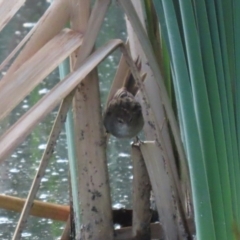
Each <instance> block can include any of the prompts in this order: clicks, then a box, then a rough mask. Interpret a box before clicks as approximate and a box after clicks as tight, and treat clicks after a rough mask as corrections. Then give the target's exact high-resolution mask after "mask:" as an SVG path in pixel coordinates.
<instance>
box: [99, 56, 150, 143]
mask: <svg viewBox="0 0 240 240" xmlns="http://www.w3.org/2000/svg"><path fill="white" fill-rule="evenodd" d="M136 66H137V67H138V69H139V70H140V69H141V63H140V62H139V59H138V60H137V61H136ZM145 77H146V74H143V75H142V77H141V79H142V81H144V79H145ZM137 91H138V87H137V84H136V82H135V80H134V78H133V76H132V74H130V75H129V77H128V78H127V79H126V80H125V81H124V84H123V87H121V88H120V89H118V90H117V91H116V93H115V94H114V96H113V97H112V99H111V100H110V101H108V104H107V107H106V110H105V111H104V114H103V124H104V126H105V129H106V131H107V133H110V134H112V135H113V136H115V137H117V138H124V139H127V138H133V137H135V136H137V134H138V133H139V132H140V131H141V130H142V128H143V125H144V119H143V114H142V107H141V105H140V103H139V102H138V101H137V100H136V99H135V97H134V96H135V94H136V93H137Z"/></svg>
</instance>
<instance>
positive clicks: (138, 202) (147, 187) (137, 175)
mask: <svg viewBox="0 0 240 240" xmlns="http://www.w3.org/2000/svg"><path fill="white" fill-rule="evenodd" d="M131 156H132V161H133V221H132V237H133V239H136V240H145V239H151V235H150V222H151V215H152V213H151V211H150V191H151V183H150V180H149V176H148V172H147V169H146V165H145V162H144V159H143V156H142V153H141V150H140V144H139V143H135V144H132V152H131Z"/></svg>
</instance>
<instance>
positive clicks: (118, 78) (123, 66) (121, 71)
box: [106, 56, 130, 106]
mask: <svg viewBox="0 0 240 240" xmlns="http://www.w3.org/2000/svg"><path fill="white" fill-rule="evenodd" d="M129 74H130V70H129V67H128V64H127V63H126V60H125V58H124V57H123V56H121V58H120V62H119V64H118V68H117V72H116V75H115V77H114V79H113V82H112V85H111V88H110V91H109V94H108V98H107V103H106V106H107V105H108V103H109V101H110V100H111V99H112V98H113V96H114V94H115V93H116V92H117V90H118V89H120V88H121V87H123V84H124V81H125V79H126V78H127V77H128V76H129Z"/></svg>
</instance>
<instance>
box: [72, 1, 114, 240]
mask: <svg viewBox="0 0 240 240" xmlns="http://www.w3.org/2000/svg"><path fill="white" fill-rule="evenodd" d="M74 2H77V1H74ZM87 2H88V3H87ZM109 2H110V1H109V0H107V1H106V0H104V1H99V0H97V1H96V2H95V5H94V7H93V10H92V12H91V16H90V19H89V21H87V20H88V16H87V15H86V14H83V16H79V20H81V17H84V18H85V19H83V21H82V23H81V24H74V22H73V25H76V27H77V28H78V29H77V30H78V31H80V32H84V39H83V45H82V46H81V48H80V49H79V51H78V56H77V60H76V64H75V66H74V69H76V68H77V67H78V66H79V65H80V64H81V63H82V62H83V61H84V59H85V58H86V57H87V56H88V55H89V54H90V53H91V51H92V50H93V48H94V44H95V41H96V37H97V35H98V33H99V31H100V27H101V25H102V23H103V19H104V16H105V13H106V11H107V8H108V5H109ZM78 3H79V7H81V8H83V9H84V7H86V8H87V9H86V12H90V11H89V8H90V1H86V0H85V1H84V0H81V1H78ZM83 9H82V11H83ZM76 20H77V18H76V19H72V21H76ZM73 113H74V130H75V142H76V146H77V147H76V156H77V161H78V173H79V179H78V180H79V181H78V186H79V189H78V191H79V199H80V207H81V231H80V232H78V233H77V237H76V238H77V239H80V236H78V235H79V234H81V238H84V239H90V238H91V239H109V240H111V239H113V223H112V211H111V208H112V207H111V198H110V187H109V183H108V182H109V181H108V171H107V165H106V162H107V160H106V152H105V151H106V146H105V144H104V140H105V139H104V132H103V124H102V116H101V102H100V92H99V80H98V75H97V71H96V69H93V71H92V72H90V73H89V75H88V76H86V78H85V79H84V80H83V81H82V82H81V84H80V85H79V86H78V87H77V91H76V93H75V96H74V101H73ZM85 226H88V227H85Z"/></svg>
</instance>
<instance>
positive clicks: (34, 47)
mask: <svg viewBox="0 0 240 240" xmlns="http://www.w3.org/2000/svg"><path fill="white" fill-rule="evenodd" d="M8 1H9V0H8ZM11 1H12V0H11ZM6 2H7V1H6ZM0 16H2V15H0ZM68 19H69V2H68V1H66V0H57V1H53V3H52V4H51V5H50V7H49V8H48V9H47V11H46V12H45V13H44V15H43V16H42V17H41V19H40V20H39V21H38V23H37V24H36V26H35V27H34V28H33V29H32V30H31V31H30V33H29V34H28V35H27V36H26V37H25V38H24V39H23V40H22V42H20V43H19V45H18V46H17V47H16V49H14V50H13V53H11V54H10V56H11V57H13V56H14V55H15V53H16V52H17V51H18V50H19V49H20V48H21V47H22V46H23V45H24V44H25V42H26V41H27V40H28V39H29V37H31V38H30V40H29V41H28V43H27V44H26V46H25V47H24V49H23V50H22V51H21V53H20V54H19V56H18V57H17V58H16V60H15V61H14V63H13V64H12V65H11V66H10V68H9V69H8V72H7V74H10V73H12V72H14V71H16V70H17V69H18V68H19V67H20V66H21V65H22V64H23V63H24V62H26V61H27V60H28V59H29V58H30V57H32V56H33V55H34V54H35V53H36V52H37V51H38V50H39V49H40V48H41V47H42V46H44V45H45V44H46V43H47V42H48V41H49V40H51V39H52V38H53V37H54V36H56V35H57V34H58V33H59V32H60V31H61V30H62V29H63V28H64V26H65V25H66V23H67V21H68ZM10 59H11V58H7V61H9V60H10ZM7 61H4V63H2V65H1V67H0V68H2V67H3V65H6V64H7Z"/></svg>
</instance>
